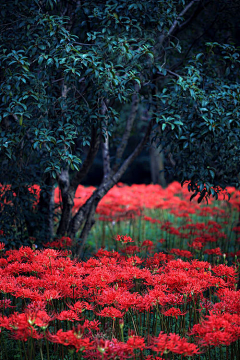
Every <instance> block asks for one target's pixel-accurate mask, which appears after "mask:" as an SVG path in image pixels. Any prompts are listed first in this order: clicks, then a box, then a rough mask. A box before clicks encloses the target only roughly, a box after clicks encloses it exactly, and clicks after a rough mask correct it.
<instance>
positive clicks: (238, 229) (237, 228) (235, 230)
mask: <svg viewBox="0 0 240 360" xmlns="http://www.w3.org/2000/svg"><path fill="white" fill-rule="evenodd" d="M232 230H233V231H234V232H235V233H237V234H239V233H240V226H235V227H233V229H232Z"/></svg>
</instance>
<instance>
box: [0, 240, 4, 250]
mask: <svg viewBox="0 0 240 360" xmlns="http://www.w3.org/2000/svg"><path fill="white" fill-rule="evenodd" d="M4 248H5V244H4V243H2V242H0V251H3V250H4Z"/></svg>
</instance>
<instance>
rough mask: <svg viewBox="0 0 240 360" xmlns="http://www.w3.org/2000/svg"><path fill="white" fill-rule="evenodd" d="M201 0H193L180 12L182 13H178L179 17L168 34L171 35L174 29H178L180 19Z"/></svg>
mask: <svg viewBox="0 0 240 360" xmlns="http://www.w3.org/2000/svg"><path fill="white" fill-rule="evenodd" d="M200 1H201V0H192V1H191V2H190V3H189V4H187V6H185V8H184V9H183V10H182V11H181V12H180V14H179V15H178V17H177V19H176V20H175V21H174V22H173V24H172V26H171V28H170V30H169V31H168V35H167V36H171V35H172V34H173V33H174V31H175V30H176V28H177V27H178V26H179V19H180V18H181V17H182V16H184V15H185V14H186V12H187V11H188V10H189V9H190V8H191V7H192V6H193V5H194V4H196V3H198V2H200Z"/></svg>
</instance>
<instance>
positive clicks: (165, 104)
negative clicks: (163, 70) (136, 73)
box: [156, 43, 240, 201]
mask: <svg viewBox="0 0 240 360" xmlns="http://www.w3.org/2000/svg"><path fill="white" fill-rule="evenodd" d="M214 50H215V51H216V52H214ZM219 50H220V53H219ZM222 60H224V65H222V69H221V68H220V69H219V66H218V67H217V65H218V63H216V62H221V61H222ZM239 64H240V60H239V48H236V47H234V46H233V45H220V44H217V43H207V44H206V51H205V53H201V54H197V55H196V56H195V58H194V59H192V60H190V61H189V63H188V64H187V66H186V67H185V68H184V75H182V76H179V77H178V78H177V79H174V80H172V81H171V83H169V84H168V86H167V87H165V88H164V89H163V91H162V93H160V94H157V95H156V97H157V99H159V102H160V104H161V105H159V111H158V112H157V113H156V115H157V117H158V123H159V124H161V129H162V134H161V143H162V145H163V146H165V148H168V151H171V153H172V155H173V157H174V159H175V161H176V167H175V172H176V173H177V174H178V176H179V180H180V181H182V182H184V181H186V180H190V184H189V191H190V190H191V191H196V192H195V193H194V194H193V195H192V197H191V198H193V197H194V196H196V195H197V194H198V193H199V192H200V197H199V201H201V200H202V199H203V198H204V197H205V198H207V197H209V196H213V197H215V198H216V199H217V198H218V193H219V191H220V190H221V189H224V188H225V187H226V186H227V185H229V184H231V185H234V186H237V187H238V186H239V154H240V152H239V150H240V148H239V140H240V138H239V135H240V133H239V131H240V121H239V116H240V112H239V101H240V84H239ZM214 66H215V68H214ZM230 68H231V72H229V71H230V70H229V71H226V70H227V69H230ZM220 71H221V72H220ZM219 72H220V73H219Z"/></svg>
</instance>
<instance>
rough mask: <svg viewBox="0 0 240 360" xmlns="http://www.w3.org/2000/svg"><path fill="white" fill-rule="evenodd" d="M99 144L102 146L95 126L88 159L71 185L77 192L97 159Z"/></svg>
mask: <svg viewBox="0 0 240 360" xmlns="http://www.w3.org/2000/svg"><path fill="white" fill-rule="evenodd" d="M99 144H100V136H99V134H98V133H97V129H96V128H95V127H94V126H92V136H91V142H90V147H89V150H88V154H87V157H86V159H85V160H84V162H83V164H82V167H81V169H80V170H79V171H78V172H77V173H76V175H75V176H74V177H73V179H72V181H71V184H70V186H71V187H72V188H73V189H74V190H75V191H76V190H77V187H78V185H79V184H80V183H81V181H82V179H83V178H84V177H85V176H86V175H87V173H88V171H89V169H90V167H91V166H92V163H93V160H94V159H95V156H96V155H97V152H98V149H99Z"/></svg>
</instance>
